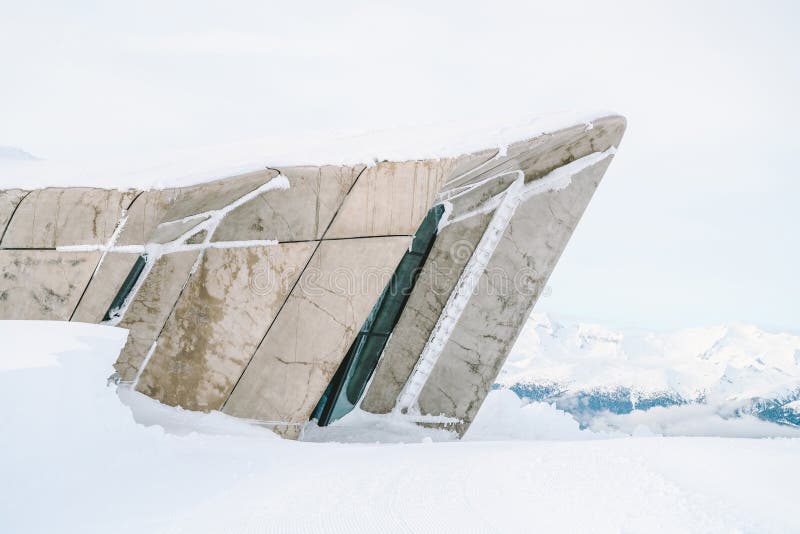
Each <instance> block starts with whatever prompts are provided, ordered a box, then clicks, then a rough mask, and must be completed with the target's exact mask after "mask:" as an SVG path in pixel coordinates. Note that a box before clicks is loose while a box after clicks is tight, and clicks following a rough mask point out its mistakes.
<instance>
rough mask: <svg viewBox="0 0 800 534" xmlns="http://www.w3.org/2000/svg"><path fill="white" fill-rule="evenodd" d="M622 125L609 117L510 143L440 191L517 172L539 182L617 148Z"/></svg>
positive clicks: (620, 120)
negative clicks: (502, 152) (578, 161)
mask: <svg viewBox="0 0 800 534" xmlns="http://www.w3.org/2000/svg"><path fill="white" fill-rule="evenodd" d="M625 125H626V122H625V118H624V117H620V116H610V117H604V118H601V119H598V120H596V121H594V122H593V123H592V128H591V129H590V130H587V129H586V128H587V127H586V126H585V125H577V126H573V127H570V128H565V129H563V130H558V131H556V132H552V133H547V134H543V135H541V136H539V137H535V138H533V139H529V140H526V141H520V142H518V143H514V144H512V145H510V146H509V147H508V149H507V151H506V155H505V156H503V157H502V158H498V159H495V160H493V161H490V162H489V163H488V164H486V165H483V166H479V167H477V168H476V169H475V170H474V171H472V172H467V173H464V174H463V175H462V176H461V177H460V178H458V179H453V180H451V181H449V182H448V183H447V184H446V186H445V187H444V188H443V191H447V190H452V189H455V188H458V187H463V186H464V185H467V184H471V183H475V182H479V181H481V180H483V179H486V178H488V177H490V176H493V175H496V174H498V173H501V172H505V171H514V170H520V169H521V170H523V171H524V173H525V181H526V182H529V181H531V180H536V179H539V178H541V177H542V176H544V175H546V174H547V173H549V172H551V171H552V170H554V169H556V168H558V167H561V166H563V165H566V164H567V163H569V162H571V161H573V160H576V159H579V158H582V157H584V156H587V155H589V154H591V153H593V152H602V151H604V150H606V149H607V148H608V147H610V146H612V145H613V146H616V145H618V144H619V142H620V140H621V139H622V134H623V133H624V132H625Z"/></svg>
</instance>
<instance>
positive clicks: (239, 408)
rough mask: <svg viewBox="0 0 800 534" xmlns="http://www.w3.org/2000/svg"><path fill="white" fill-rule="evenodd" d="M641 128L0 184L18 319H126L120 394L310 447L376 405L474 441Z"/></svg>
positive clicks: (7, 306) (4, 290) (3, 288)
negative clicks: (472, 434) (126, 180)
mask: <svg viewBox="0 0 800 534" xmlns="http://www.w3.org/2000/svg"><path fill="white" fill-rule="evenodd" d="M624 130H625V120H624V119H623V118H622V117H619V116H614V115H611V116H605V117H601V118H599V119H596V120H593V121H592V122H591V123H588V124H587V123H581V124H577V125H575V126H572V127H568V128H563V129H560V130H555V131H552V132H550V133H545V134H540V135H536V136H534V137H532V138H530V139H525V140H522V141H519V142H516V143H513V144H510V145H508V146H505V147H502V148H499V149H498V148H487V149H486V150H479V151H475V152H472V153H468V154H464V155H462V156H458V157H448V158H441V159H426V160H409V161H379V162H373V163H371V164H368V162H364V164H360V165H323V166H298V167H281V166H278V167H275V168H264V169H262V170H260V171H256V172H249V173H246V174H241V175H237V176H231V177H228V178H223V179H220V180H216V181H213V182H208V183H204V184H199V185H192V186H189V187H178V188H172V189H163V190H149V191H136V190H126V191H118V190H110V189H108V190H106V189H92V188H78V187H75V188H48V189H40V190H34V191H25V190H23V189H11V190H6V191H0V319H55V320H73V321H84V322H98V323H104V324H111V325H119V326H121V327H124V328H127V329H129V331H130V332H129V337H128V341H127V344H126V346H125V347H124V349H123V351H122V353H121V354H120V356H119V360H118V361H117V363H116V369H117V373H118V378H119V380H120V383H121V384H122V386H123V387H133V388H136V389H137V390H138V391H141V392H142V393H145V394H147V395H149V396H151V397H153V398H155V399H158V400H160V401H161V402H164V403H166V404H170V405H178V406H182V407H184V408H187V409H192V410H203V411H208V410H222V411H223V412H226V413H228V414H231V415H235V416H238V417H244V418H247V419H251V420H254V421H257V422H259V423H261V424H263V425H266V426H268V427H270V428H272V429H273V430H275V431H276V432H277V433H279V434H281V435H283V436H286V437H290V438H297V437H299V436H301V433H302V428H303V426H304V425H305V424H307V423H308V422H309V421H310V420H316V421H317V422H318V424H322V425H326V424H330V423H331V422H333V421H335V420H337V419H339V418H341V417H342V416H344V415H345V414H346V413H347V412H349V411H350V410H352V409H353V407H354V406H357V405H359V406H360V407H361V409H363V410H366V411H370V412H374V413H388V412H396V413H398V414H404V416H405V417H408V418H410V419H412V420H414V421H416V422H418V423H419V424H424V425H437V426H444V427H446V428H451V429H453V430H455V431H457V432H458V433H459V434H463V433H464V432H465V431H466V429H467V428H468V427H469V424H470V422H471V421H472V420H473V418H474V417H475V414H476V413H477V411H478V409H479V408H480V405H481V403H482V402H483V399H484V398H485V396H486V395H487V393H488V391H489V389H490V388H491V385H492V384H493V382H494V380H495V378H496V376H497V374H498V372H499V371H500V368H501V366H502V364H503V362H504V361H505V358H506V356H507V355H508V353H509V351H510V350H511V347H512V345H513V343H514V341H515V340H516V338H517V336H518V334H519V332H520V331H521V329H522V326H523V325H524V323H525V320H526V318H527V317H528V314H529V313H530V311H531V309H532V308H533V305H534V304H535V303H536V300H537V298H538V296H539V294H540V293H541V291H542V290H543V288H544V287H545V284H546V282H547V279H548V277H549V276H550V273H551V272H552V270H553V268H554V267H555V264H556V262H557V261H558V258H559V256H560V254H561V252H562V251H563V250H564V247H565V246H566V243H567V241H568V240H569V238H570V236H571V234H572V232H573V230H574V229H575V226H576V225H577V223H578V221H579V219H580V217H581V215H582V214H583V211H584V210H585V208H586V206H587V204H588V202H589V201H590V199H591V197H592V194H593V193H594V191H595V189H596V188H597V186H598V184H599V182H600V179H601V178H602V176H603V174H604V173H605V171H606V169H607V167H608V165H609V164H610V162H611V159H612V158H613V154H614V152H615V150H616V147H617V146H618V145H619V143H620V140H621V138H622V135H623V132H624Z"/></svg>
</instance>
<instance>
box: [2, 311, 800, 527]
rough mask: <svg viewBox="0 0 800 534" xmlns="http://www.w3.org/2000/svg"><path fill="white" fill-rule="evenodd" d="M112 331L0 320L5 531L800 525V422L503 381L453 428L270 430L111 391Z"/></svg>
mask: <svg viewBox="0 0 800 534" xmlns="http://www.w3.org/2000/svg"><path fill="white" fill-rule="evenodd" d="M125 336H126V331H125V330H121V329H116V328H112V327H104V326H98V325H86V324H78V323H66V322H59V323H51V322H19V321H6V322H0V339H2V340H3V348H2V353H1V354H0V363H2V367H1V368H0V369H1V370H0V400H2V408H0V425H2V429H3V431H2V432H0V480H2V485H0V532H14V533H26V532H43V533H52V532H76V533H82V534H83V533H92V532H115V533H125V532H136V533H141V532H148V533H151V532H171V533H178V532H191V533H193V534H194V533H200V532H212V533H219V532H249V533H254V532H347V533H360V532H364V533H370V534H372V533H379V532H403V533H409V532H420V533H428V532H431V533H436V534H443V533H449V532H453V533H469V532H475V533H487V532H490V533H491V532H508V533H519V532H541V531H544V532H556V531H558V532H621V531H625V532H648V533H650V532H732V531H739V532H797V531H800V516H798V515H797V514H795V513H794V502H795V500H796V499H795V496H794V491H793V490H794V487H795V486H796V481H797V480H798V477H800V461H798V460H800V440H798V439H788V438H772V439H730V438H665V437H649V438H632V437H616V438H614V437H613V436H619V435H620V434H619V433H617V434H610V433H598V432H593V431H590V430H581V429H580V428H579V427H578V423H577V422H576V421H575V420H574V419H572V418H571V417H570V416H569V415H568V414H565V413H564V412H561V411H558V410H557V409H555V408H554V407H552V406H548V405H546V404H542V403H533V404H527V405H523V404H522V403H521V401H520V399H519V398H517V397H516V396H515V395H514V394H513V393H512V392H511V391H508V390H503V391H496V392H494V393H493V394H492V395H491V396H490V397H489V399H488V400H487V403H486V404H485V405H484V408H483V409H482V410H481V413H480V414H479V415H478V418H477V420H476V421H475V425H474V427H473V429H471V430H470V432H469V434H468V436H467V438H468V439H467V440H465V441H460V442H459V441H454V440H453V439H452V436H448V435H447V433H442V432H441V431H440V432H438V433H436V432H434V433H430V434H426V433H425V431H423V430H419V433H418V434H416V435H410V437H409V436H406V437H405V439H412V440H413V441H415V442H409V443H398V442H397V441H398V439H399V434H394V435H392V434H391V432H387V429H388V430H391V429H392V428H395V429H396V428H398V425H401V423H400V422H392V421H389V420H378V421H377V422H376V420H374V419H371V418H369V417H366V416H365V415H364V414H360V413H358V412H356V413H355V414H353V415H352V417H349V418H348V417H346V418H344V419H342V420H341V421H339V422H338V423H342V424H341V425H338V427H337V425H334V426H333V427H329V428H330V429H331V431H336V432H339V433H340V434H341V435H343V436H347V435H349V436H350V438H354V437H360V440H361V441H373V442H374V441H375V440H376V439H381V437H384V438H389V439H385V440H384V442H383V443H358V444H353V443H350V444H346V443H330V442H329V443H307V442H292V441H283V440H281V439H279V438H277V437H276V436H275V435H273V434H272V433H271V432H269V431H268V430H265V429H262V428H259V427H258V426H255V425H251V424H249V423H247V422H246V421H241V420H237V419H233V418H230V417H227V416H225V415H223V414H220V413H211V414H196V413H187V412H184V411H181V410H178V409H174V408H169V407H166V406H162V405H159V404H158V403H156V402H154V401H151V400H149V399H147V398H146V397H143V396H142V395H139V394H136V393H132V392H130V391H121V392H120V394H119V395H118V394H117V392H116V391H115V389H114V387H113V386H110V387H109V386H107V385H106V377H107V376H108V375H109V374H110V373H111V370H112V368H111V363H112V362H113V361H114V359H115V357H116V355H117V352H118V351H119V350H120V348H121V347H122V345H123V344H124V341H125ZM120 398H122V399H123V400H124V401H125V403H127V405H126V404H123V403H122V402H120ZM132 412H133V413H132ZM134 416H135V418H136V419H134ZM348 419H349V420H348ZM137 420H138V421H139V422H137ZM763 424H765V425H769V423H763ZM393 425H394V426H393ZM771 426H772V427H775V428H778V429H780V428H783V427H780V426H778V425H771ZM526 429H527V430H526ZM318 430H322V429H318ZM308 433H309V434H314V431H313V428H309V429H308ZM357 433H360V435H359V436H355V434H357ZM316 435H317V437H320V433H319V432H317V433H316ZM331 436H333V434H330V435H329V436H328V437H331ZM522 438H527V440H526V439H522ZM531 438H533V439H536V438H538V439H539V440H536V441H534V440H530V439H531ZM437 440H441V441H437Z"/></svg>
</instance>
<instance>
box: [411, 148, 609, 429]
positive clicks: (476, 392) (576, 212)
mask: <svg viewBox="0 0 800 534" xmlns="http://www.w3.org/2000/svg"><path fill="white" fill-rule="evenodd" d="M611 159H612V158H606V159H605V160H603V161H601V162H599V163H597V164H595V165H593V166H591V167H589V168H587V169H584V170H583V171H581V172H580V173H578V174H576V175H575V176H573V178H572V184H571V185H570V186H568V187H567V188H565V189H563V190H561V191H553V192H548V193H543V194H540V195H537V196H534V197H532V198H531V199H530V200H527V201H526V202H525V203H523V204H522V205H520V206H519V207H518V208H517V211H516V213H515V215H514V217H513V218H512V219H511V222H510V224H509V226H508V227H507V228H506V230H505V232H504V234H503V238H502V239H501V240H500V243H499V244H498V246H497V249H496V250H495V253H494V255H493V256H492V259H491V260H490V262H489V264H488V266H487V269H486V271H485V272H484V274H483V276H482V278H481V283H480V285H479V290H478V291H477V292H476V293H474V294H473V296H472V297H471V298H470V301H469V304H468V306H467V307H466V308H465V309H464V311H463V313H462V315H461V317H460V318H459V320H458V323H457V326H456V328H455V329H454V331H453V333H452V335H451V336H450V338H449V340H448V342H447V343H446V345H445V346H444V349H443V350H442V352H441V355H440V356H439V359H438V361H437V363H436V365H435V367H434V368H433V370H432V371H431V374H430V376H429V378H428V381H427V382H426V384H425V386H424V388H423V389H422V391H421V393H420V396H419V399H418V404H419V408H420V411H421V412H422V413H423V414H428V415H439V414H446V415H448V416H450V417H457V418H458V419H461V420H462V421H463V423H462V424H459V425H456V426H455V428H456V430H457V431H458V432H459V433H460V434H462V435H463V433H464V432H466V430H467V428H468V427H469V424H470V423H471V422H472V420H473V418H474V417H475V414H476V413H477V412H478V409H479V408H480V406H481V404H482V403H483V400H484V398H485V397H486V395H487V394H488V392H489V390H490V388H491V386H492V384H493V383H494V381H495V379H496V377H497V374H498V373H499V372H500V368H501V367H502V365H503V363H504V362H505V359H506V357H507V355H508V352H509V351H510V350H511V347H512V346H513V344H514V342H515V341H516V339H517V336H518V335H519V333H520V331H521V330H522V327H523V326H524V324H525V321H526V319H527V318H528V315H530V312H531V310H532V308H533V306H534V304H535V303H536V300H537V298H538V296H539V294H540V293H541V291H542V289H543V288H544V287H545V285H546V283H547V279H548V278H549V277H550V274H551V273H552V271H553V268H554V267H555V264H556V262H557V261H558V258H559V257H560V255H561V252H562V251H563V250H564V247H565V246H566V244H567V241H568V240H569V238H570V236H571V235H572V232H573V230H574V229H575V226H576V225H577V223H578V221H579V219H580V217H581V215H582V214H583V211H584V210H585V208H586V206H587V204H588V203H589V200H590V199H591V197H592V194H593V193H594V191H595V189H596V188H597V185H598V184H599V182H600V179H601V178H602V176H603V173H604V172H605V170H606V168H607V167H608V164H609V163H610V161H611Z"/></svg>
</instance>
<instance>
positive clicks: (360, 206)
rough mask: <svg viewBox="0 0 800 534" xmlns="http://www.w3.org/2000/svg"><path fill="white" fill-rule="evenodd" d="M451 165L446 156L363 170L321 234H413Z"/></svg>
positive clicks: (351, 235) (330, 236)
mask: <svg viewBox="0 0 800 534" xmlns="http://www.w3.org/2000/svg"><path fill="white" fill-rule="evenodd" d="M453 165H454V161H453V160H450V159H447V160H427V161H406V162H401V163H393V162H383V163H379V164H378V165H376V166H375V167H370V168H368V169H366V170H365V171H364V172H363V173H362V174H361V176H359V178H358V180H357V181H356V184H355V185H354V186H353V189H352V191H351V192H350V194H349V195H347V198H346V199H345V201H344V204H343V205H342V209H341V210H339V213H337V214H336V217H335V218H334V220H333V223H332V224H331V227H330V230H328V233H327V234H326V235H325V237H326V238H328V239H335V238H344V237H364V236H381V235H413V234H414V232H416V231H417V228H418V227H419V225H420V223H421V222H422V219H423V218H424V217H425V214H426V213H428V210H429V209H430V207H431V206H432V205H433V200H434V198H436V195H437V193H438V192H439V189H441V187H442V184H443V183H444V179H445V177H447V176H448V175H449V173H450V170H451V169H452V168H453Z"/></svg>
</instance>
